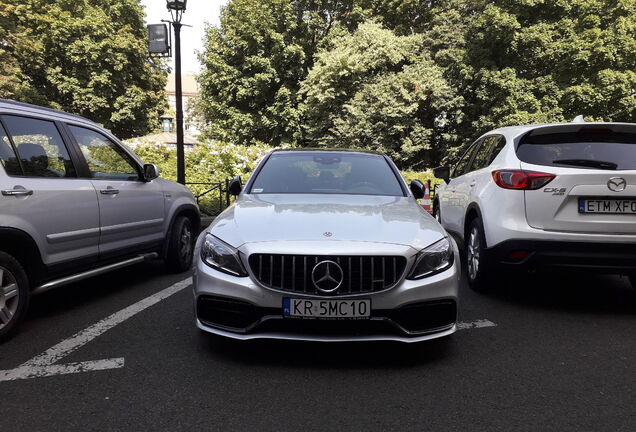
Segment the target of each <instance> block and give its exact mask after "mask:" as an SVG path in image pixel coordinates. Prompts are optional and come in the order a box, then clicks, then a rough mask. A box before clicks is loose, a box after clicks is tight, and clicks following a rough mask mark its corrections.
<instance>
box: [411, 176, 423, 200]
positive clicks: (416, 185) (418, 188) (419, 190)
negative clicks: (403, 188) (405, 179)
mask: <svg viewBox="0 0 636 432" xmlns="http://www.w3.org/2000/svg"><path fill="white" fill-rule="evenodd" d="M409 187H410V188H411V192H413V196H414V197H415V199H422V198H424V185H423V184H422V182H421V181H419V180H412V181H411V184H410V185H409Z"/></svg>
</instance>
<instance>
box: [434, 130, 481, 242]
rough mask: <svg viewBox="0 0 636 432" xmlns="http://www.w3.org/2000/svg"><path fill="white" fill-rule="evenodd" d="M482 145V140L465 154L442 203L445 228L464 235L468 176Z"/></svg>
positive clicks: (458, 163)
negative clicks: (476, 152) (463, 224)
mask: <svg viewBox="0 0 636 432" xmlns="http://www.w3.org/2000/svg"><path fill="white" fill-rule="evenodd" d="M480 144H481V140H478V141H476V142H475V143H473V144H472V145H471V146H470V147H469V148H468V150H466V152H465V153H464V154H463V156H462V157H461V159H460V160H459V162H457V165H455V168H454V169H453V172H452V174H451V179H450V181H449V182H448V185H447V187H446V190H445V195H446V196H445V197H443V201H440V202H441V203H442V204H441V208H442V217H443V219H444V227H446V228H447V229H449V230H450V231H453V232H455V233H459V234H462V233H463V226H462V221H463V215H464V213H465V211H466V210H465V208H464V207H465V205H466V204H465V197H466V194H467V188H468V187H469V186H468V184H467V181H468V180H467V178H466V174H467V173H468V172H469V171H470V170H469V168H470V163H471V162H472V158H473V155H474V153H475V150H476V149H477V148H478V147H479V145H480Z"/></svg>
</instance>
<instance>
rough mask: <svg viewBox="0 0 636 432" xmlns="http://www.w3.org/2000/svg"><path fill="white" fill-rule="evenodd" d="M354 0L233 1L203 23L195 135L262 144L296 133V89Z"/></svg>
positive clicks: (354, 17) (353, 17)
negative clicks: (217, 18)
mask: <svg viewBox="0 0 636 432" xmlns="http://www.w3.org/2000/svg"><path fill="white" fill-rule="evenodd" d="M357 3H359V2H356V1H354V0H339V1H328V0H296V1H291V0H233V1H230V2H229V4H228V5H227V6H225V7H224V8H223V10H222V13H221V24H220V26H219V27H209V28H208V29H207V35H206V41H205V49H204V52H203V53H202V54H201V55H200V61H201V63H202V64H203V71H202V73H201V75H200V77H199V83H200V87H201V94H200V96H199V98H198V103H197V106H196V112H197V114H198V117H199V119H200V122H201V128H202V130H203V132H204V133H203V136H204V137H206V138H212V139H218V140H221V141H226V142H234V143H239V144H247V145H249V144H252V143H255V142H264V143H268V144H269V145H280V144H281V143H291V142H295V141H296V140H297V139H298V137H299V135H300V133H301V130H300V124H301V119H300V117H299V116H300V113H299V110H298V103H299V100H298V89H299V87H300V82H301V81H302V80H303V79H304V77H305V76H306V74H307V70H308V69H309V67H311V65H312V63H313V57H314V55H315V53H316V50H317V49H318V47H319V46H320V41H322V40H323V39H324V38H325V37H326V36H327V35H328V34H329V33H330V31H331V30H332V29H333V28H334V27H335V25H336V23H340V22H342V23H343V25H345V26H348V27H354V26H355V25H356V23H357V22H358V21H359V20H361V19H363V18H364V10H363V9H362V8H360V7H359V6H358V5H357Z"/></svg>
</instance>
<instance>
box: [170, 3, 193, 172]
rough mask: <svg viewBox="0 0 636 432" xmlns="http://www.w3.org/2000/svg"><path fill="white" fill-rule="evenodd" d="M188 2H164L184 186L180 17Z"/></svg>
mask: <svg viewBox="0 0 636 432" xmlns="http://www.w3.org/2000/svg"><path fill="white" fill-rule="evenodd" d="M187 1H188V0H166V5H167V6H168V10H169V11H170V16H171V18H172V21H171V24H172V27H173V28H174V69H175V80H174V82H175V96H176V109H175V111H176V114H177V115H176V117H177V181H178V182H179V183H181V184H185V153H184V151H183V92H182V89H181V17H182V16H183V12H185V10H186V3H187Z"/></svg>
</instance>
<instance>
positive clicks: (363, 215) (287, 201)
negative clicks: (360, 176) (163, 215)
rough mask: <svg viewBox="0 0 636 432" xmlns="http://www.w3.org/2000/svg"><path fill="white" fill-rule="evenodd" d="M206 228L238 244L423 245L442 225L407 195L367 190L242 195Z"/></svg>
mask: <svg viewBox="0 0 636 432" xmlns="http://www.w3.org/2000/svg"><path fill="white" fill-rule="evenodd" d="M208 232H210V233H212V234H213V235H215V236H216V237H218V238H220V239H221V240H223V241H225V242H226V243H228V244H230V245H232V246H234V247H236V248H238V247H240V246H242V245H243V244H246V243H255V242H271V241H276V242H281V241H331V242H333V241H348V242H376V243H392V244H399V245H404V246H410V247H413V248H414V249H417V250H419V249H422V248H424V247H426V246H429V245H430V244H432V243H434V242H436V241H438V240H440V239H441V238H443V237H444V236H446V233H445V231H444V229H443V228H442V227H441V226H440V225H439V224H438V223H437V221H435V219H433V218H432V217H431V216H430V215H429V214H428V213H426V212H425V211H424V210H423V209H422V208H421V207H420V206H419V205H418V204H417V202H416V201H415V199H413V198H412V197H387V196H368V195H335V194H334V195H328V194H314V195H299V194H267V195H266V194H258V195H254V194H252V195H241V196H240V198H239V199H238V200H237V201H236V203H235V204H234V205H232V206H231V207H229V208H228V209H226V210H225V211H224V212H223V213H221V214H220V215H219V216H218V217H217V218H216V219H215V220H214V222H213V223H212V225H210V228H208Z"/></svg>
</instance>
